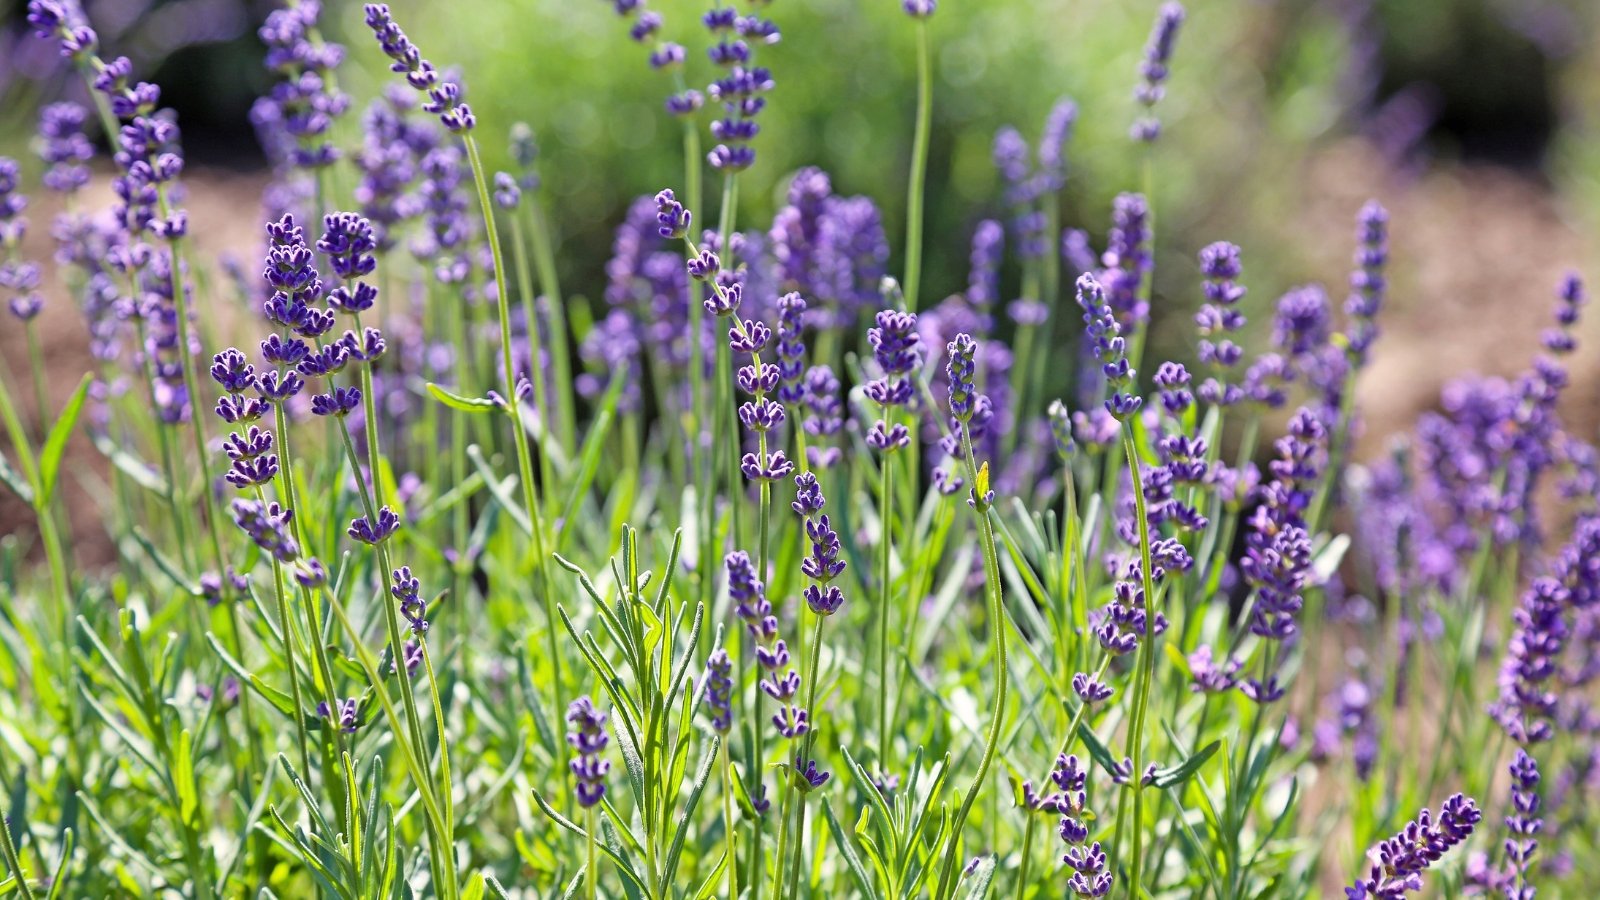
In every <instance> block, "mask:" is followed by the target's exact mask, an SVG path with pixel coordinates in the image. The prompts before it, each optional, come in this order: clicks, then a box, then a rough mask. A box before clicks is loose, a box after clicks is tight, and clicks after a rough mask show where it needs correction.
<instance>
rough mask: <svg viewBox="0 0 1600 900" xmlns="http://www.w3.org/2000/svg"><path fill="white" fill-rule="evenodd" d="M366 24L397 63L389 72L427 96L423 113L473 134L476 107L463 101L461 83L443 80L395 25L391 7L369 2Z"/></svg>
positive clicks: (475, 122)
mask: <svg viewBox="0 0 1600 900" xmlns="http://www.w3.org/2000/svg"><path fill="white" fill-rule="evenodd" d="M366 22H367V27H368V28H370V29H372V33H373V35H374V36H375V37H376V38H377V39H378V45H379V46H380V47H382V48H383V52H384V54H385V55H387V56H388V57H389V58H390V59H392V60H394V62H392V63H390V65H389V70H390V71H392V72H396V73H399V74H401V75H404V76H405V78H406V83H407V84H409V85H411V87H413V88H415V89H416V90H417V91H418V92H420V93H423V94H426V95H427V98H428V99H427V101H426V102H424V103H423V105H422V109H423V111H424V112H427V113H430V114H432V115H436V116H438V117H439V121H440V123H441V124H443V125H444V127H445V128H447V129H449V130H450V131H451V132H453V133H455V134H468V133H470V132H471V131H472V128H473V126H474V125H476V124H477V122H478V120H477V117H475V116H474V115H473V114H472V107H470V106H468V105H467V104H466V103H463V102H462V100H461V98H462V94H463V91H462V88H461V85H460V83H458V82H456V81H452V80H450V79H448V78H441V77H440V76H439V72H438V70H437V69H435V68H434V67H433V63H431V62H428V61H427V60H426V59H423V58H422V52H421V51H420V50H418V49H417V47H416V45H415V44H413V43H411V39H410V38H408V37H406V34H405V32H403V31H401V30H400V26H399V25H397V24H395V21H394V17H393V15H392V14H390V12H389V5H388V4H387V3H368V4H367V5H366Z"/></svg>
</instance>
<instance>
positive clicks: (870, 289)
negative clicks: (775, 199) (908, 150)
mask: <svg viewBox="0 0 1600 900" xmlns="http://www.w3.org/2000/svg"><path fill="white" fill-rule="evenodd" d="M787 199H788V202H787V203H786V204H785V205H784V206H783V207H781V208H780V209H779V210H778V212H777V213H776V214H775V215H774V216H773V218H772V227H771V228H770V229H769V230H768V232H767V239H768V244H769V247H770V252H771V255H772V277H773V279H774V280H775V281H776V282H777V287H778V290H787V291H796V292H799V293H800V294H801V295H803V296H806V297H809V298H811V299H812V300H813V301H815V302H816V304H817V305H816V306H815V307H813V308H812V309H811V310H810V312H809V314H808V316H807V319H808V322H809V324H811V325H812V326H814V327H816V328H819V329H820V328H843V327H846V326H849V325H850V324H852V323H854V321H855V319H856V315H857V313H858V312H859V311H860V310H861V309H862V308H864V307H866V306H867V305H868V304H870V303H872V302H873V301H875V300H876V299H877V297H878V283H879V282H880V281H881V280H882V279H883V276H884V272H885V267H884V266H885V263H886V262H887V260H888V255H889V245H888V241H887V240H886V239H885V237H884V233H883V224H882V220H881V219H880V217H879V215H878V208H877V206H876V205H874V204H873V202H872V200H870V199H869V198H867V197H841V196H838V195H835V194H834V193H833V184H832V182H831V181H830V180H829V178H828V174H827V173H826V172H823V171H822V170H821V169H817V168H811V167H807V168H804V169H801V170H800V171H799V172H797V173H795V176H794V178H793V180H791V181H790V182H789V191H788V198H787Z"/></svg>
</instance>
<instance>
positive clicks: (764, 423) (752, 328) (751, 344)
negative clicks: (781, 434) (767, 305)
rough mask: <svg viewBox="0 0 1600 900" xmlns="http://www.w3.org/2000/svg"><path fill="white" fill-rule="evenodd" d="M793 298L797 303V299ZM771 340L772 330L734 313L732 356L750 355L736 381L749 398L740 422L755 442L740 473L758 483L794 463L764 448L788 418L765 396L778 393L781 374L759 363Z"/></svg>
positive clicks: (788, 469)
mask: <svg viewBox="0 0 1600 900" xmlns="http://www.w3.org/2000/svg"><path fill="white" fill-rule="evenodd" d="M734 287H735V288H736V287H738V285H734ZM791 296H792V295H791ZM785 299H786V300H788V299H790V298H787V297H786V298H785ZM793 299H794V300H795V301H800V298H799V297H797V296H796V297H793ZM800 302H801V303H802V304H803V303H804V301H800ZM771 339H772V329H770V328H768V327H767V326H766V325H764V324H762V323H761V322H758V321H755V320H753V319H741V318H740V317H739V316H738V315H737V314H735V315H734V316H733V325H732V327H730V328H729V329H728V346H729V347H730V348H732V350H733V352H735V353H747V354H749V355H750V364H749V365H747V366H741V367H740V368H739V371H738V376H737V378H736V379H735V383H736V384H738V386H739V390H740V391H742V392H744V393H746V394H748V395H750V397H751V398H752V399H750V400H746V401H745V402H744V403H741V404H740V405H739V422H740V424H742V425H744V427H745V430H746V431H749V432H750V433H751V435H752V436H753V437H755V438H756V441H757V449H756V450H755V451H754V452H751V453H746V454H744V456H742V457H741V458H740V460H739V470H740V471H741V472H743V473H744V477H746V478H748V479H750V480H751V481H758V482H759V481H777V480H778V479H780V478H787V477H789V474H790V473H791V472H793V471H794V463H793V462H790V461H789V458H788V457H787V456H786V455H784V452H783V451H782V450H781V449H780V450H768V449H767V446H768V441H767V433H768V432H769V431H771V430H772V429H774V428H776V427H778V426H779V425H782V424H783V422H784V420H785V418H786V417H787V413H786V412H785V411H784V406H783V404H782V403H780V402H778V401H777V400H773V399H771V398H770V397H768V395H769V394H774V393H777V392H778V391H779V383H780V381H781V380H782V377H783V371H784V370H783V367H782V366H781V365H778V364H775V363H768V362H763V361H762V360H761V351H762V350H764V349H766V346H767V342H768V341H770V340H771Z"/></svg>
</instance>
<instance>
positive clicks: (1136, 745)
mask: <svg viewBox="0 0 1600 900" xmlns="http://www.w3.org/2000/svg"><path fill="white" fill-rule="evenodd" d="M1122 449H1123V453H1124V454H1125V455H1126V456H1127V460H1128V471H1129V473H1130V474H1131V475H1132V477H1133V501H1134V513H1133V514H1134V518H1135V519H1136V520H1137V522H1138V526H1139V576H1140V579H1141V581H1142V583H1143V584H1142V587H1143V591H1144V623H1145V625H1144V632H1145V633H1144V634H1143V635H1142V636H1141V640H1140V641H1139V657H1138V663H1137V665H1138V674H1137V676H1136V677H1135V680H1134V699H1133V722H1132V724H1131V725H1130V727H1129V729H1128V749H1129V753H1128V756H1129V757H1130V758H1131V759H1132V761H1133V773H1132V776H1131V777H1132V779H1133V785H1132V790H1133V851H1132V856H1131V858H1130V859H1129V860H1128V864H1127V868H1128V884H1129V887H1130V890H1132V891H1133V894H1134V896H1137V895H1138V893H1139V891H1140V889H1141V887H1142V885H1143V881H1142V880H1141V875H1142V870H1143V862H1144V855H1143V853H1142V852H1141V851H1142V850H1143V849H1144V744H1145V739H1144V729H1145V714H1146V712H1147V711H1148V709H1149V706H1150V683H1151V681H1152V680H1153V678H1154V674H1155V640H1156V629H1155V609H1154V603H1155V584H1154V579H1153V578H1152V577H1151V561H1150V519H1149V515H1148V514H1147V512H1146V508H1145V497H1144V481H1143V478H1142V476H1141V475H1140V473H1139V454H1138V451H1136V450H1135V449H1134V446H1133V426H1132V425H1131V424H1129V425H1125V426H1123V433H1122ZM1119 817H1120V813H1119Z"/></svg>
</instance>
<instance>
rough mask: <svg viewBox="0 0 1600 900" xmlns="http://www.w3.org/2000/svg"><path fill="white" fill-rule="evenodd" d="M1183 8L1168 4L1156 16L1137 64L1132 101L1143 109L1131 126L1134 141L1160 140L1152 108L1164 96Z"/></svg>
mask: <svg viewBox="0 0 1600 900" xmlns="http://www.w3.org/2000/svg"><path fill="white" fill-rule="evenodd" d="M1183 17H1184V12H1183V5H1182V4H1180V3H1168V4H1166V5H1165V6H1163V7H1161V11H1160V12H1159V13H1157V14H1156V21H1155V25H1154V26H1152V27H1151V29H1150V42H1149V43H1147V44H1145V47H1144V60H1143V61H1142V62H1140V63H1139V77H1140V82H1139V86H1138V87H1137V88H1135V89H1134V92H1133V96H1134V99H1135V100H1137V101H1139V105H1140V106H1142V107H1144V114H1143V115H1142V116H1141V117H1140V119H1139V120H1138V121H1137V122H1135V123H1133V131H1132V135H1133V138H1134V140H1138V141H1144V142H1145V143H1152V142H1154V141H1155V140H1156V138H1158V137H1160V136H1161V121H1160V120H1159V119H1157V118H1156V117H1155V114H1154V113H1155V105H1156V104H1157V103H1158V102H1160V100H1161V98H1162V96H1163V95H1164V94H1165V93H1166V88H1165V86H1164V85H1165V84H1166V80H1167V67H1168V66H1169V65H1170V64H1171V61H1172V49H1173V47H1174V45H1176V44H1177V42H1178V28H1179V26H1181V25H1182V24H1183Z"/></svg>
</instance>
